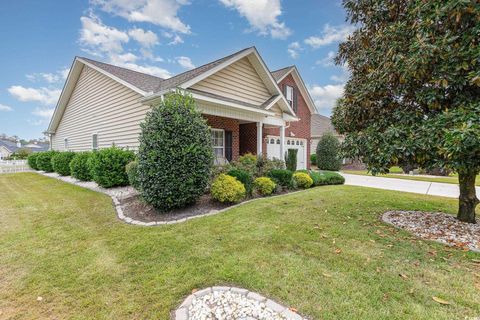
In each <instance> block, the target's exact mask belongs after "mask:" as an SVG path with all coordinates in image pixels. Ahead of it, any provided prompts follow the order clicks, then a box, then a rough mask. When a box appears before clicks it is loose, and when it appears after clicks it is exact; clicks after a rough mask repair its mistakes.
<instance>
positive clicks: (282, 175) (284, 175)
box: [268, 169, 293, 187]
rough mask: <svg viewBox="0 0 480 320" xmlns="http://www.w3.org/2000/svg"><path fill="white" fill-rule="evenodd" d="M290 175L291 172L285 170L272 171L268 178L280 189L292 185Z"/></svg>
mask: <svg viewBox="0 0 480 320" xmlns="http://www.w3.org/2000/svg"><path fill="white" fill-rule="evenodd" d="M292 175H293V172H292V171H290V170H287V169H274V170H271V171H270V172H269V173H268V177H270V178H272V179H273V181H275V182H276V183H277V184H279V185H281V186H282V187H290V186H291V185H292Z"/></svg>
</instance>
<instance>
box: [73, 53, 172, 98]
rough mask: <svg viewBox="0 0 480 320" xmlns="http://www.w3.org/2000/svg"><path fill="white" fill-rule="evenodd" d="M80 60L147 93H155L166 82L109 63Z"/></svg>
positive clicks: (86, 59)
mask: <svg viewBox="0 0 480 320" xmlns="http://www.w3.org/2000/svg"><path fill="white" fill-rule="evenodd" d="M80 59H82V60H85V61H87V62H88V63H91V64H93V65H94V66H96V67H98V68H100V69H103V70H105V71H106V72H108V73H110V74H112V75H114V76H116V77H117V78H120V79H122V80H123V81H125V82H128V83H130V84H131V85H133V86H135V87H137V88H139V89H140V90H143V91H145V92H154V91H155V89H156V88H158V86H159V85H160V83H162V82H163V81H166V80H164V79H162V78H159V77H155V76H152V75H149V74H146V73H142V72H138V71H134V70H130V69H126V68H122V67H117V66H114V65H111V64H108V63H104V62H99V61H95V60H92V59H88V58H84V57H80Z"/></svg>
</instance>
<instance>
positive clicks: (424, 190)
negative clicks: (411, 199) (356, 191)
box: [340, 173, 480, 198]
mask: <svg viewBox="0 0 480 320" xmlns="http://www.w3.org/2000/svg"><path fill="white" fill-rule="evenodd" d="M340 174H341V175H342V176H344V177H345V184H347V185H351V186H361V187H370V188H377V189H385V190H395V191H403V192H413V193H420V194H428V195H431V196H441V197H449V198H458V196H459V194H460V190H459V188H458V185H456V184H451V183H439V182H427V181H416V180H406V179H395V178H383V177H373V176H361V175H355V174H347V173H340ZM476 189H477V195H480V187H476Z"/></svg>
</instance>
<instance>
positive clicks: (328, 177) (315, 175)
mask: <svg viewBox="0 0 480 320" xmlns="http://www.w3.org/2000/svg"><path fill="white" fill-rule="evenodd" d="M310 177H311V178H312V180H313V185H315V186H324V185H333V184H344V183H345V178H344V177H342V176H341V175H340V174H339V173H337V172H331V171H321V172H316V171H312V172H310Z"/></svg>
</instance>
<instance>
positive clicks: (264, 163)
mask: <svg viewBox="0 0 480 320" xmlns="http://www.w3.org/2000/svg"><path fill="white" fill-rule="evenodd" d="M275 169H285V162H284V161H282V160H280V159H273V160H270V159H268V158H267V157H266V156H264V155H262V156H259V157H258V158H257V176H260V177H262V176H266V175H267V174H268V173H269V172H270V171H272V170H275Z"/></svg>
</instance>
